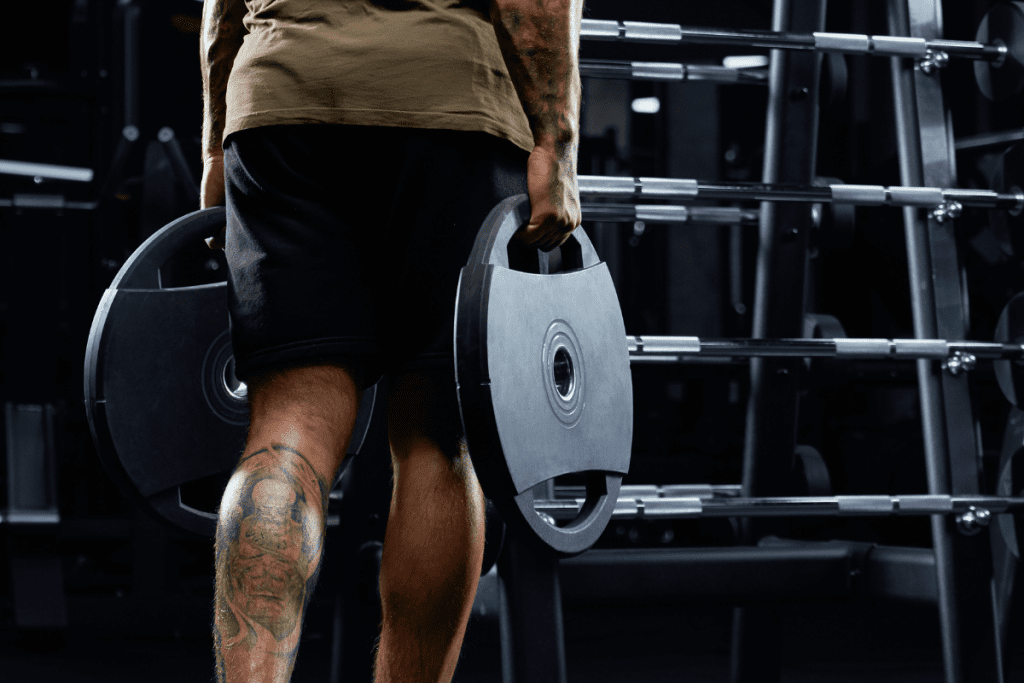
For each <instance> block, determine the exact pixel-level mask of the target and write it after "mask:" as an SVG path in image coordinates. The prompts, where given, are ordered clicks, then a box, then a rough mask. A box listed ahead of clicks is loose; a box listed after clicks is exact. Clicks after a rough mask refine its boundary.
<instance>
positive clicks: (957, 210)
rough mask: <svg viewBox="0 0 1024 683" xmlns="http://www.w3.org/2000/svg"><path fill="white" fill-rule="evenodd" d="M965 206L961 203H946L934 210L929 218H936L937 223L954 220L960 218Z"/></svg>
mask: <svg viewBox="0 0 1024 683" xmlns="http://www.w3.org/2000/svg"><path fill="white" fill-rule="evenodd" d="M963 210H964V206H963V204H961V203H960V202H944V203H942V204H940V205H939V206H937V207H935V208H934V209H932V211H931V213H929V214H928V215H929V217H931V218H934V219H935V221H936V222H937V223H944V222H945V221H946V219H947V218H948V219H949V220H953V219H956V218H959V217H960V214H961V213H963Z"/></svg>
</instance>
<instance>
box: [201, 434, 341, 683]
mask: <svg viewBox="0 0 1024 683" xmlns="http://www.w3.org/2000/svg"><path fill="white" fill-rule="evenodd" d="M329 491H330V484H329V482H328V481H327V480H325V479H324V478H323V477H321V476H319V475H317V473H316V471H315V470H314V469H313V467H312V466H311V465H310V464H309V461H307V460H306V458H305V457H303V456H302V454H301V453H299V452H298V451H295V450H294V449H290V448H288V447H286V446H281V445H274V446H273V447H271V448H270V449H263V450H260V451H256V452H254V453H252V454H250V455H248V456H246V457H245V458H243V459H242V461H241V463H240V464H239V467H238V470H237V471H236V472H235V474H234V476H233V477H232V478H231V481H230V482H229V483H228V487H227V490H226V491H225V493H224V498H223V500H222V503H221V511H220V521H219V524H218V526H217V539H216V546H217V558H216V565H217V584H216V597H215V600H216V604H215V610H214V639H215V646H216V654H217V671H218V678H219V680H220V681H221V682H222V683H223V682H225V681H233V680H240V681H241V680H245V681H287V680H288V677H289V676H290V674H291V670H292V667H293V666H294V664H295V656H296V654H297V653H298V646H299V632H300V627H301V620H302V612H303V610H304V608H305V606H306V604H307V603H308V602H309V598H310V596H311V595H312V593H313V588H314V587H315V586H316V579H317V574H318V572H319V569H320V559H321V556H322V554H323V534H324V516H325V513H326V509H327V496H328V493H329Z"/></svg>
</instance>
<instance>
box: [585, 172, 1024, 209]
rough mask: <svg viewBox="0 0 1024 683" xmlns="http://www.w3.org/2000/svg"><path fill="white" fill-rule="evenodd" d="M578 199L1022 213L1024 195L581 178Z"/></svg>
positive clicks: (845, 186)
mask: <svg viewBox="0 0 1024 683" xmlns="http://www.w3.org/2000/svg"><path fill="white" fill-rule="evenodd" d="M578 181H579V189H580V194H581V195H584V196H587V195H589V196H601V197H636V198H639V197H645V198H651V199H666V200H683V201H693V200H697V199H707V200H730V201H752V202H754V201H757V202H760V201H775V202H810V203H822V204H850V205H857V206H916V207H921V208H932V209H935V208H939V207H942V206H947V205H949V204H952V203H954V202H955V203H958V204H960V205H962V206H973V207H978V208H983V209H1008V210H1010V211H1013V212H1020V211H1022V210H1024V190H1021V189H1018V188H1014V191H1012V192H994V191H992V190H980V189H970V190H964V189H959V188H939V187H903V186H890V187H884V186H882V185H845V184H834V185H823V186H820V187H819V186H814V185H790V184H784V183H756V182H739V181H732V182H724V181H707V180H693V179H687V178H632V177H625V176H621V177H616V176H592V175H581V176H579V177H578Z"/></svg>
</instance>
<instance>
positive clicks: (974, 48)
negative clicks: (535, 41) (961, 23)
mask: <svg viewBox="0 0 1024 683" xmlns="http://www.w3.org/2000/svg"><path fill="white" fill-rule="evenodd" d="M580 38H581V39H583V40H604V41H621V42H626V43H656V44H695V45H724V46H732V47H759V48H768V49H778V50H805V51H816V52H837V53H844V54H862V55H874V56H876V57H910V58H915V59H925V58H927V57H930V56H932V55H934V54H937V53H943V54H945V55H947V56H949V57H958V58H964V59H977V60H986V61H991V62H999V61H1000V60H1002V59H1004V58H1005V56H1006V54H1007V48H1006V46H1005V45H1000V44H985V43H979V42H977V41H973V40H925V39H924V38H910V37H906V36H876V35H866V34H861V33H827V32H815V33H789V32H785V31H752V30H732V29H719V28H696V27H687V26H681V25H679V24H660V23H648V22H642V21H615V20H602V19H584V20H583V22H582V24H581V25H580Z"/></svg>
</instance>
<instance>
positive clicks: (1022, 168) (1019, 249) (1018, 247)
mask: <svg viewBox="0 0 1024 683" xmlns="http://www.w3.org/2000/svg"><path fill="white" fill-rule="evenodd" d="M1022 188H1024V143H1019V142H1018V143H1016V144H1014V145H1011V146H1010V147H1009V148H1007V149H1006V151H1004V152H1003V153H1002V154H1001V155H1000V156H999V162H998V163H997V164H996V165H995V172H994V173H993V174H992V189H993V190H994V191H996V192H1006V193H1016V192H1020V191H1021V190H1022ZM1015 214H1016V215H1015ZM988 222H989V226H990V228H991V230H992V234H993V235H994V236H995V238H996V241H997V242H998V243H999V248H1000V249H1001V250H1002V252H1003V253H1004V254H1006V255H1007V256H1010V257H1013V258H1016V259H1022V258H1024V215H1021V214H1020V212H1017V211H1006V210H1005V209H999V210H996V209H991V210H990V211H989V212H988Z"/></svg>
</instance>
